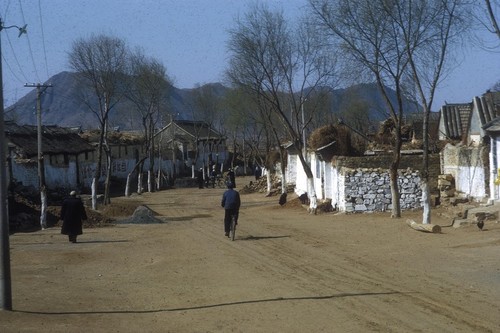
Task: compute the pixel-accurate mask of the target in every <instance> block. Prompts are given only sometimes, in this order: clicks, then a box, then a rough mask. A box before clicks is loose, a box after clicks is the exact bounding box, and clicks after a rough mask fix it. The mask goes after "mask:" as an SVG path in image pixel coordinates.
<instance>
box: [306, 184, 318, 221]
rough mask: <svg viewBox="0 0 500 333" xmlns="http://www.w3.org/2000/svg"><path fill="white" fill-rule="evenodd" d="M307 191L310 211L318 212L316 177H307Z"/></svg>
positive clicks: (312, 212) (311, 212)
mask: <svg viewBox="0 0 500 333" xmlns="http://www.w3.org/2000/svg"><path fill="white" fill-rule="evenodd" d="M307 191H308V195H309V213H310V214H316V209H317V208H318V197H317V196H316V190H315V189H314V178H312V177H311V178H307Z"/></svg>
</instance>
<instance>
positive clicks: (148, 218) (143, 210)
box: [117, 206, 163, 224]
mask: <svg viewBox="0 0 500 333" xmlns="http://www.w3.org/2000/svg"><path fill="white" fill-rule="evenodd" d="M117 223H130V224H151V223H163V221H162V220H160V219H158V218H156V217H155V213H154V212H153V211H152V210H151V209H149V208H148V207H147V206H139V207H137V208H136V210H135V211H134V214H132V216H131V217H129V218H125V219H121V220H118V221H117Z"/></svg>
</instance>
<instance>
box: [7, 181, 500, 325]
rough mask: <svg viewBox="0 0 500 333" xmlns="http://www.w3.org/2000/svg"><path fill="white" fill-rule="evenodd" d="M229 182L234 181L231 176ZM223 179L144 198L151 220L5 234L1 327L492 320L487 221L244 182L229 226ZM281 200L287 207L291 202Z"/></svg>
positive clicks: (499, 319) (498, 294) (496, 306)
mask: <svg viewBox="0 0 500 333" xmlns="http://www.w3.org/2000/svg"><path fill="white" fill-rule="evenodd" d="M240 183H241V181H240ZM222 192H223V190H222V189H203V190H199V189H174V190H167V191H162V192H159V193H153V194H144V195H142V196H137V197H133V198H117V199H114V200H113V205H120V204H125V205H129V206H132V205H137V204H138V203H143V204H147V205H148V207H150V208H151V209H153V210H154V211H155V212H157V213H158V214H159V215H160V218H161V219H162V220H163V221H165V223H161V224H148V225H137V224H117V225H116V226H114V227H106V228H92V229H86V230H84V235H82V236H81V237H79V243H77V244H71V243H69V242H68V241H67V238H66V237H65V236H62V235H60V233H59V231H60V230H59V229H58V228H51V229H48V230H44V231H39V232H34V233H24V234H14V235H12V236H11V238H10V245H11V261H12V263H11V269H12V293H13V308H14V310H13V311H0V332H500V265H499V254H500V226H499V224H495V223H489V224H488V223H487V225H486V227H485V229H487V230H485V231H482V232H480V231H479V230H478V229H477V228H475V227H472V226H471V227H464V228H459V229H455V228H451V227H446V226H445V225H447V224H449V223H450V221H449V220H444V219H440V217H439V216H438V214H437V213H438V212H437V211H435V213H434V214H435V215H436V216H433V222H434V223H437V224H440V225H442V226H443V233H442V234H426V233H421V232H418V231H415V230H413V229H410V228H409V227H408V226H406V224H405V220H406V218H415V219H419V218H420V212H416V213H404V216H403V218H402V219H399V220H392V219H390V216H389V214H369V215H357V214H356V215H344V214H337V215H334V214H323V215H317V216H311V215H309V214H307V212H306V211H305V210H303V209H302V208H300V207H298V206H293V205H289V206H288V207H280V206H279V205H278V204H277V202H278V198H277V197H272V198H265V197H264V196H263V194H259V193H257V194H243V195H242V201H243V207H242V210H241V212H240V216H241V217H240V221H241V222H240V225H239V228H238V231H237V236H236V240H235V241H234V242H231V241H230V240H228V239H227V238H226V237H224V232H223V226H222V216H223V210H222V208H220V207H219V205H220V197H221V195H222ZM290 206H291V207H290Z"/></svg>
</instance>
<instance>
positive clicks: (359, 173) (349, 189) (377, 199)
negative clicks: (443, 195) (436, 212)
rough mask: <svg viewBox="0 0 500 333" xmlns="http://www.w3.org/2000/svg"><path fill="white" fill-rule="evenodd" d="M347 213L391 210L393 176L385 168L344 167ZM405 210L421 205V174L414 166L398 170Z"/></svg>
mask: <svg viewBox="0 0 500 333" xmlns="http://www.w3.org/2000/svg"><path fill="white" fill-rule="evenodd" d="M341 174H342V175H343V178H344V184H343V185H344V196H345V202H346V205H345V209H346V212H357V213H358V212H359V213H363V212H375V211H377V212H385V211H386V210H391V209H392V194H391V186H390V176H389V172H388V171H387V170H386V169H380V168H378V169H361V168H358V169H349V168H342V170H341ZM398 183H399V188H400V196H401V198H400V203H401V209H402V210H408V209H414V208H421V206H422V205H421V202H420V198H421V197H422V190H421V189H420V176H419V172H418V171H414V170H411V169H407V170H401V171H399V178H398Z"/></svg>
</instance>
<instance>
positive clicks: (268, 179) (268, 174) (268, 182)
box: [266, 170, 273, 197]
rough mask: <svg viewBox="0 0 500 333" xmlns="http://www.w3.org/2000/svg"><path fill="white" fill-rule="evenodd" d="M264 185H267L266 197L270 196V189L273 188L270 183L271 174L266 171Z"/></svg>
mask: <svg viewBox="0 0 500 333" xmlns="http://www.w3.org/2000/svg"><path fill="white" fill-rule="evenodd" d="M266 183H267V190H266V197H268V196H270V195H271V189H272V187H273V185H272V183H271V173H270V172H269V170H266Z"/></svg>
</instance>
